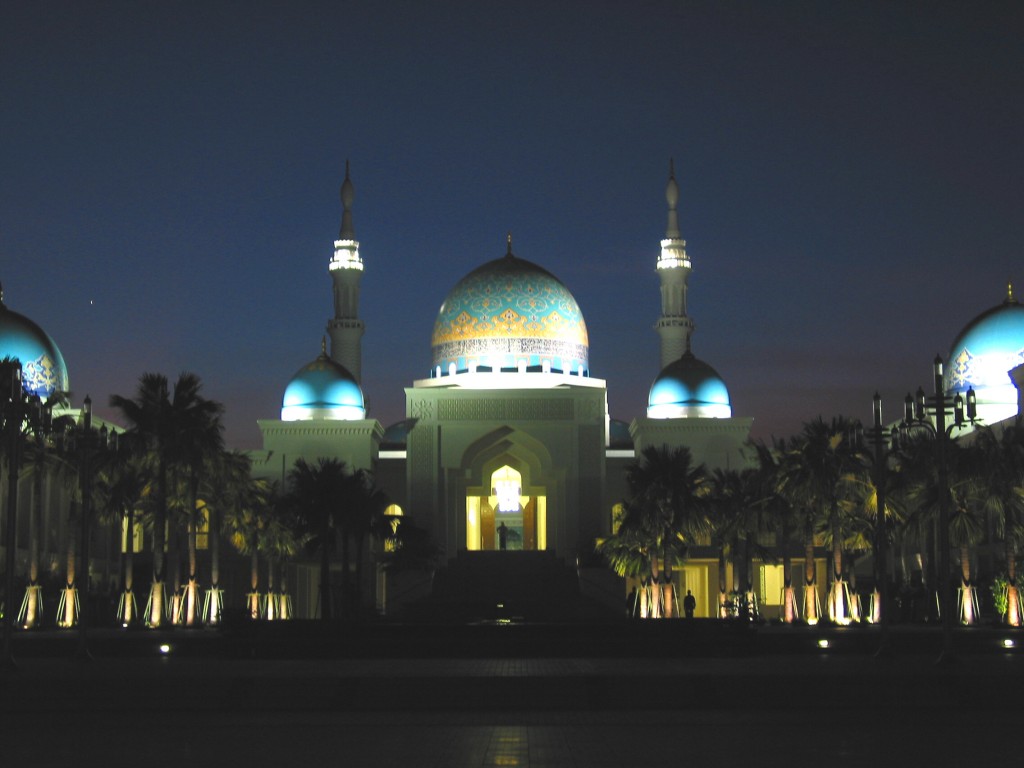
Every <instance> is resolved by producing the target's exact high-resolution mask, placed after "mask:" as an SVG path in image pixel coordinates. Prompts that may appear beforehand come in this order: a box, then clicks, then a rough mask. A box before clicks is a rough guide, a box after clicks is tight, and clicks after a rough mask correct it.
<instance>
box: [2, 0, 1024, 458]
mask: <svg viewBox="0 0 1024 768" xmlns="http://www.w3.org/2000/svg"><path fill="white" fill-rule="evenodd" d="M286 6H287V7H286ZM977 6H980V7H977ZM1022 41H1024V13H1022V11H1021V9H1020V6H1019V4H1018V3H978V4H973V3H941V2H939V3H892V2H829V3H819V2H806V3H784V2H754V3H740V2H736V3H734V2H720V1H717V0H716V1H715V2H669V1H665V2H660V1H657V0H655V1H652V2H629V3H627V2H614V3H613V2H593V1H591V2H578V3H577V2H566V3H551V2H537V3H534V2H500V1H499V2H494V1H486V0H477V1H476V2H466V3H462V2H444V3H425V2H417V1H415V0H413V1H409V2H364V3H346V2H336V3H334V2H332V3H327V2H323V3H303V2H293V3H288V4H285V3H270V2H214V1H212V0H211V1H208V2H196V3H192V2H174V3H171V2H167V3H159V4H157V3H139V2H134V1H132V2H102V1H94V2H89V3H82V2H45V3H20V4H16V3H6V4H4V5H3V8H2V10H0V119H2V131H0V159H2V165H0V281H2V282H3V285H4V288H5V292H6V301H7V305H8V307H10V308H11V309H14V310H16V311H19V312H22V313H24V314H26V315H29V316H30V317H32V318H33V319H35V320H36V321H37V322H39V323H40V324H41V325H42V326H43V327H44V328H45V329H46V330H47V331H48V332H49V333H50V335H51V336H53V337H54V339H55V340H56V341H57V344H58V345H59V346H60V348H61V350H62V351H63V353H64V356H65V358H66V360H67V363H68V367H69V369H70V375H71V384H72V388H73V390H74V394H75V397H76V402H77V400H79V399H81V398H82V397H84V395H85V394H87V393H88V394H91V395H92V397H93V400H94V401H95V402H97V403H98V404H101V405H105V403H106V401H107V398H108V397H109V395H110V394H111V393H118V394H126V395H127V394H131V393H132V392H133V391H134V387H135V383H136V381H137V379H138V376H139V375H140V374H141V373H142V372H144V371H160V372H164V373H167V374H168V375H171V376H174V375H176V374H177V373H178V372H179V371H182V370H191V371H195V372H196V373H198V374H199V375H200V376H202V378H203V380H204V382H205V384H206V394H207V395H208V396H210V397H214V398H216V399H219V400H222V401H223V402H224V403H225V404H226V406H227V409H228V410H227V420H226V421H227V425H228V437H229V442H230V443H231V444H232V445H234V446H236V447H255V446H257V445H258V443H259V436H258V431H257V429H256V424H255V420H256V419H257V418H276V417H277V415H278V413H279V409H280V398H281V394H282V392H283V389H284V386H285V384H286V383H287V381H288V379H289V378H290V377H291V375H292V374H293V373H294V372H295V371H296V370H297V369H298V368H300V367H301V366H302V365H304V364H305V363H306V362H308V361H309V360H311V359H312V358H313V357H315V356H316V354H317V353H318V352H319V345H320V338H321V335H322V334H323V333H324V325H325V322H326V320H327V319H328V317H329V315H330V314H331V312H332V305H331V283H330V278H329V276H328V273H327V263H328V261H329V259H330V257H331V252H332V241H333V238H334V237H335V236H336V234H337V230H338V226H339V222H340V213H341V209H340V203H339V201H338V187H339V185H340V183H341V180H342V177H343V173H344V164H345V159H346V158H349V159H351V162H352V174H353V182H354V184H355V186H356V202H355V209H354V214H355V227H356V232H357V235H358V237H359V240H360V242H361V253H362V256H363V259H364V261H365V263H366V273H365V276H364V279H363V291H362V315H363V318H364V320H365V322H366V326H367V331H366V335H365V337H364V340H363V360H364V390H365V392H366V396H367V399H368V404H369V406H370V409H371V415H372V416H374V417H376V418H379V419H380V420H381V421H383V422H385V423H390V422H393V421H396V420H398V419H399V418H401V417H402V415H403V411H404V402H405V401H404V393H403V389H402V388H403V387H404V386H408V385H409V384H410V383H411V382H412V380H413V379H417V378H422V377H424V376H426V374H427V372H428V370H429V367H430V333H431V329H432V325H433V321H434V317H435V314H436V312H437V310H438V308H439V306H440V304H441V301H442V300H443V299H444V296H445V294H446V293H447V292H448V290H449V289H450V288H451V287H452V286H453V285H454V283H455V282H456V281H457V280H458V279H459V278H460V277H461V276H462V275H464V274H465V273H466V272H468V271H470V270H471V269H472V268H474V267H475V266H477V265H479V264H480V263H482V262H484V261H487V260H490V259H492V258H496V257H498V256H501V255H502V254H503V253H504V250H505V233H506V232H507V231H509V230H511V231H512V233H513V238H514V250H515V252H516V254H517V255H518V256H520V257H521V258H525V259H528V260H531V261H534V262H536V263H538V264H540V265H542V266H544V267H546V268H547V269H549V270H550V271H551V272H553V273H554V274H555V275H557V276H558V277H559V278H561V280H562V281H563V282H564V283H565V284H566V285H567V286H568V287H569V289H570V290H571V291H572V292H573V293H574V295H575V296H576V299H577V301H578V302H579V304H580V306H581V308H582V310H583V313H584V316H585V318H586V321H587V325H588V328H589V331H590V353H591V358H590V364H591V372H592V374H593V375H594V376H596V377H600V378H604V379H606V380H607V381H608V388H609V403H610V408H611V411H612V415H613V416H614V417H616V418H621V419H626V420H629V419H631V418H633V417H634V416H636V415H640V414H642V413H643V410H644V407H645V405H646V395H647V390H648V388H649V386H650V383H651V381H652V380H653V378H654V377H655V376H656V375H657V373H658V368H659V364H658V340H657V336H656V334H655V333H654V331H653V330H652V326H653V324H654V322H655V321H656V319H657V317H658V314H659V309H660V306H659V294H658V280H657V276H656V274H655V272H654V264H655V260H656V258H657V255H658V242H659V240H660V239H661V237H662V235H663V233H664V228H665V212H664V209H665V205H664V185H665V178H666V173H667V166H668V158H669V157H674V158H675V163H676V171H677V178H678V179H679V182H680V187H681V195H680V198H681V200H680V223H681V229H682V231H683V236H684V237H685V238H686V239H687V241H688V252H689V254H690V256H691V257H692V259H693V263H694V272H693V275H692V277H691V281H690V302H689V308H690V313H691V315H692V316H693V317H694V319H695V321H696V323H697V332H696V334H695V336H694V351H695V353H696V354H697V355H698V356H699V357H701V358H703V359H705V360H707V361H708V362H710V363H711V364H712V365H714V366H715V367H716V368H717V369H718V371H719V373H720V374H721V375H722V376H723V377H724V378H725V379H726V381H727V383H728V384H729V387H730V390H731V393H732V398H733V404H734V412H735V413H736V415H741V416H753V417H755V435H758V436H761V437H767V436H768V435H770V434H776V435H787V434H790V433H792V432H795V431H796V430H798V429H799V428H800V425H801V423H802V422H804V421H806V420H809V419H811V418H813V417H815V416H817V415H819V414H822V415H825V416H826V417H828V416H831V415H835V414H839V413H842V414H845V415H852V416H860V417H862V418H868V417H869V415H870V400H871V396H872V394H873V392H874V391H875V390H876V389H880V390H881V392H882V394H883V397H884V398H885V403H886V411H887V415H888V416H893V417H895V416H896V414H897V410H898V408H899V400H901V399H902V396H903V395H904V394H905V393H906V391H907V390H908V389H911V388H915V387H916V386H917V385H918V384H921V383H924V384H926V385H927V383H928V382H929V380H930V379H929V376H930V362H931V359H932V357H933V356H934V355H935V353H936V352H942V353H943V354H945V353H947V352H948V347H949V344H950V343H951V342H952V340H953V337H954V336H955V334H956V333H957V331H958V330H959V329H960V328H961V327H962V326H963V325H964V324H965V323H966V322H967V321H968V320H969V319H970V318H972V317H973V316H974V315H976V314H978V313H979V312H981V311H982V310H984V309H986V308H988V307H989V306H992V305H993V304H996V303H997V302H999V301H1000V300H1001V299H1002V298H1003V296H1004V295H1005V285H1006V282H1007V280H1008V279H1015V280H1017V281H1022V282H1024V270H1021V268H1020V264H1021V258H1020V255H1021V240H1022V235H1024V226H1022V224H1024V221H1022V216H1024V149H1022V137H1024V106H1022V98H1024V44H1022ZM1021 292H1022V293H1024V285H1022V286H1021ZM100 412H101V413H103V412H107V411H106V409H105V408H101V409H100Z"/></svg>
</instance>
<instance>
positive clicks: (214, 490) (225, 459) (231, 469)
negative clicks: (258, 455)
mask: <svg viewBox="0 0 1024 768" xmlns="http://www.w3.org/2000/svg"><path fill="white" fill-rule="evenodd" d="M251 471H252V462H251V461H250V460H249V457H248V456H247V455H246V454H244V453H241V452H240V451H222V452H221V453H220V454H219V455H218V456H217V457H216V466H215V468H214V470H213V477H214V478H216V482H213V483H211V484H210V487H209V488H208V491H207V499H206V501H207V504H206V510H207V515H208V526H207V530H208V532H209V533H208V535H209V547H210V588H209V589H208V590H207V594H206V600H205V601H204V606H203V620H204V621H205V622H206V623H208V624H217V623H219V622H220V619H221V614H222V612H223V609H224V605H223V593H222V591H221V589H220V536H221V531H222V530H223V529H224V528H225V527H226V524H227V521H228V520H230V519H232V517H233V516H234V515H237V514H242V513H243V511H244V510H245V509H246V508H248V506H249V505H250V504H251V499H252V494H253V492H254V490H253V489H254V481H253V479H252V475H251Z"/></svg>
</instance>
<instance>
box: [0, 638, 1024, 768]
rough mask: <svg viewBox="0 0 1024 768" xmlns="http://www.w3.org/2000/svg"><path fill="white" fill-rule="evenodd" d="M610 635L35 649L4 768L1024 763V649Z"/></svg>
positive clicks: (24, 651) (4, 711) (10, 696)
mask: <svg viewBox="0 0 1024 768" xmlns="http://www.w3.org/2000/svg"><path fill="white" fill-rule="evenodd" d="M520 630H521V631H522V634H521V635H517V631H520ZM605 630H606V631H605V635H606V636H613V637H614V639H615V642H603V643H602V642H601V638H600V637H598V636H594V637H593V642H590V643H587V642H585V640H582V641H581V638H585V637H586V635H587V634H588V633H598V632H600V631H601V628H600V627H585V628H580V627H572V628H554V629H552V628H547V629H537V628H533V629H529V628H516V627H508V628H493V627H486V628H457V627H452V628H438V627H416V626H407V627H398V628H395V627H388V628H370V629H367V628H345V627H339V628H336V629H335V630H334V631H333V632H330V633H328V634H327V635H326V636H324V635H322V634H321V633H319V632H317V631H316V629H315V628H306V629H304V630H299V631H298V634H297V636H296V637H295V638H294V642H293V643H288V642H287V631H285V630H282V631H281V632H280V633H278V634H276V635H274V636H273V637H274V638H276V640H275V642H271V641H270V638H269V637H254V636H251V635H241V636H234V637H232V636H231V635H230V633H220V632H211V631H209V630H202V631H198V632H184V631H181V630H178V631H173V632H160V633H148V632H137V633H132V634H131V635H125V634H123V633H122V634H119V635H118V634H115V633H112V632H103V633H93V636H92V637H90V647H91V649H92V650H93V659H92V660H91V661H85V662H83V661H78V660H75V659H74V658H73V657H74V652H75V648H76V645H75V638H74V637H73V636H68V635H58V634H57V633H52V634H47V633H39V634H37V635H35V636H33V637H29V638H26V637H22V636H19V637H18V638H17V640H18V642H17V643H16V644H15V651H16V656H17V657H18V658H17V667H16V668H14V669H6V670H5V671H4V672H3V674H2V676H0V684H2V694H0V733H2V738H3V743H4V754H5V755H8V756H10V757H11V758H13V759H12V761H11V762H10V763H8V762H7V761H6V760H5V761H4V764H5V765H12V766H13V765H24V764H32V765H42V766H46V765H68V764H70V763H71V762H72V761H80V763H79V764H83V765H96V764H106V765H129V764H135V763H138V764H144V765H147V766H148V765H157V766H161V765H175V766H181V765H185V764H188V765H224V764H230V763H237V764H239V765H243V764H244V765H247V766H263V765H274V766H282V765H284V766H287V765H293V764H296V763H301V764H308V763H310V762H311V761H315V762H316V763H317V764H321V765H329V766H357V767H358V766H367V767H369V766H407V765H408V766H452V767H453V768H462V767H468V766H474V767H476V766H529V767H532V768H538V767H540V766H633V765H637V766H639V765H651V764H652V761H656V764H659V765H683V764H686V765H694V764H700V765H722V766H731V765H739V764H745V763H749V764H752V765H768V766H772V765H792V764H797V765H799V764H809V765H813V764H823V763H824V762H825V761H826V760H827V762H828V764H829V765H830V766H847V765H850V766H852V765H864V764H865V763H866V762H875V763H877V764H878V765H881V766H885V765H896V764H907V765H913V764H926V765H932V766H944V765H953V764H955V763H964V762H966V763H967V764H971V765H986V764H990V763H992V762H993V761H995V760H1003V761H1007V762H1006V763H1005V764H1007V765H1017V764H1019V762H1020V756H1021V743H1020V736H1019V735H1020V733H1021V717H1022V707H1021V683H1022V682H1024V655H1018V651H1017V650H1016V649H1015V648H1009V649H1008V648H1005V647H1004V643H1003V641H1004V640H1005V639H1007V638H1012V639H1016V638H1017V637H1018V635H1019V633H1008V632H1006V631H997V630H981V631H978V632H974V631H971V634H969V635H965V634H963V633H958V634H957V636H956V639H957V640H958V643H957V649H958V653H957V656H956V659H955V661H953V662H952V663H943V664H937V663H936V659H937V657H938V653H937V651H938V649H940V648H941V636H940V635H939V633H938V631H937V630H913V631H903V632H897V633H894V642H893V644H892V647H893V653H892V654H891V655H889V656H886V657H884V658H875V656H874V655H873V653H872V652H871V650H872V648H873V646H874V645H876V641H877V637H878V635H877V632H872V631H870V630H869V631H866V632H863V631H854V632H844V631H842V630H839V631H837V630H825V629H822V630H817V631H816V630H813V629H810V628H801V630H800V631H790V629H789V628H781V629H779V630H773V629H761V630H759V631H757V632H754V633H746V632H745V633H744V634H743V635H742V637H740V638H739V639H737V637H736V636H735V635H732V634H729V632H730V631H731V630H729V629H728V628H720V627H718V626H716V625H715V623H710V622H709V623H708V624H707V625H704V626H703V627H701V628H699V631H698V632H696V634H695V633H694V632H693V631H685V629H684V630H679V631H672V630H670V631H661V628H658V629H657V630H655V631H654V632H650V631H648V630H649V628H648V627H636V628H634V627H629V626H623V625H617V626H614V627H607V628H605ZM502 632H506V634H504V635H502V634H501V633H502ZM345 637H347V638H349V641H350V642H351V641H355V642H357V646H356V647H353V646H352V645H351V644H348V645H347V644H346V643H345V642H343V641H341V640H339V638H345ZM425 637H426V638H427V639H430V640H431V642H424V638H425ZM373 638H376V640H377V642H376V645H370V643H372V641H373ZM402 638H404V642H405V643H407V648H408V650H409V652H408V653H404V654H403V653H400V652H399V651H400V649H401V647H402V642H403V641H402V640H401V639H402ZM716 638H718V639H717V640H716ZM821 640H828V641H829V642H828V647H827V648H822V647H820V645H819V641H821ZM362 643H367V645H365V646H363V645H361V644H362ZM655 643H657V647H654V644H655ZM163 644H166V645H168V646H169V649H168V653H166V654H164V653H161V652H160V649H159V646H160V645H163ZM446 646H447V647H449V648H450V649H451V650H452V651H453V653H451V654H446V653H444V649H445V647H446ZM478 646H483V647H478ZM574 648H575V649H576V650H577V651H578V652H577V653H572V652H571V651H572V650H573V649H574ZM474 649H475V650H474ZM488 650H492V651H493V652H494V653H493V654H492V655H488V653H487V651H488ZM545 650H550V651H551V654H550V655H548V654H545ZM1020 653H1024V651H1021V652H1020ZM694 761H699V762H698V763H695V762H694Z"/></svg>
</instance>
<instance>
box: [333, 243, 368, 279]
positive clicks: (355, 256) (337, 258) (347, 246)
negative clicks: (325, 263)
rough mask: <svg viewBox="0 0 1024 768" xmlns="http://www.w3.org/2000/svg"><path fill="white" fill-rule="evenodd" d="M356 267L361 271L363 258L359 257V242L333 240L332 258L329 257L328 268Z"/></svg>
mask: <svg viewBox="0 0 1024 768" xmlns="http://www.w3.org/2000/svg"><path fill="white" fill-rule="evenodd" d="M336 269H358V270H359V271H362V269H363V260H362V259H361V258H359V242H358V241H356V240H335V241H334V258H333V259H331V263H330V270H331V271H332V272H333V271H334V270H336Z"/></svg>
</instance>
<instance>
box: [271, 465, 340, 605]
mask: <svg viewBox="0 0 1024 768" xmlns="http://www.w3.org/2000/svg"><path fill="white" fill-rule="evenodd" d="M349 481H350V475H349V473H348V472H347V468H346V466H345V462H343V461H340V460H338V459H319V460H318V461H317V462H316V463H315V464H310V463H309V462H307V461H306V460H305V459H299V460H298V461H296V462H295V466H294V467H293V468H292V470H291V471H290V472H289V473H288V485H289V489H288V494H287V502H286V503H287V504H288V508H289V509H290V510H291V512H292V513H293V514H294V515H295V516H296V519H297V520H298V522H299V526H300V534H301V535H303V536H304V537H305V539H306V541H307V546H308V547H309V548H310V549H312V550H313V551H314V552H319V553H320V611H321V613H320V616H321V618H322V619H323V620H324V621H330V620H331V619H332V617H333V611H332V610H331V608H332V601H331V559H332V556H333V554H334V550H335V548H336V546H337V533H336V531H337V520H338V516H339V510H340V509H341V507H342V505H343V504H344V501H345V499H346V497H347V496H348V495H349V493H350V488H349V486H348V484H349Z"/></svg>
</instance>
